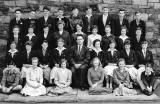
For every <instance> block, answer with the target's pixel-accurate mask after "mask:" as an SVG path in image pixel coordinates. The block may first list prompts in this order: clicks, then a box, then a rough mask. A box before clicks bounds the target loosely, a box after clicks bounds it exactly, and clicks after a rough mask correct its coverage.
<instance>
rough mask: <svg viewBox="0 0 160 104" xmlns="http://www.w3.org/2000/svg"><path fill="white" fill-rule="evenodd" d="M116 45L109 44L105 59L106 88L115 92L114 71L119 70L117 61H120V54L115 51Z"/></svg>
mask: <svg viewBox="0 0 160 104" xmlns="http://www.w3.org/2000/svg"><path fill="white" fill-rule="evenodd" d="M115 45H116V43H115V42H114V41H111V42H110V44H109V47H110V48H109V49H108V51H107V52H106V55H105V57H104V60H106V61H105V63H106V64H107V66H105V67H104V71H105V78H106V88H107V89H110V90H111V91H112V90H113V87H112V82H113V70H114V69H116V68H117V64H116V63H117V61H118V59H119V52H118V51H117V50H116V49H115Z"/></svg>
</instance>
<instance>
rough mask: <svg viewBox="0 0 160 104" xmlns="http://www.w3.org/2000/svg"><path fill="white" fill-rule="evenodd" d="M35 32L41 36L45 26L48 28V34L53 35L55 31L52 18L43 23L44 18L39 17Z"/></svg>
mask: <svg viewBox="0 0 160 104" xmlns="http://www.w3.org/2000/svg"><path fill="white" fill-rule="evenodd" d="M37 22H38V23H37V26H36V27H37V32H38V34H42V33H43V28H44V26H45V25H48V26H49V33H53V32H54V31H55V30H54V25H55V24H54V19H53V18H52V17H50V16H49V17H48V20H47V21H46V22H45V20H44V17H41V18H39V19H38V21H37Z"/></svg>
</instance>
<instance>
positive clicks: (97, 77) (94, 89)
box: [87, 57, 109, 95]
mask: <svg viewBox="0 0 160 104" xmlns="http://www.w3.org/2000/svg"><path fill="white" fill-rule="evenodd" d="M87 76H88V84H89V86H90V88H89V94H91V95H101V94H107V93H109V92H108V91H107V90H106V89H105V88H103V81H104V72H103V68H102V67H101V62H100V60H99V58H98V57H95V58H94V59H93V60H92V67H91V68H89V70H88V75H87Z"/></svg>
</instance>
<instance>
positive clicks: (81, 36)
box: [76, 34, 85, 40]
mask: <svg viewBox="0 0 160 104" xmlns="http://www.w3.org/2000/svg"><path fill="white" fill-rule="evenodd" d="M79 36H80V37H82V38H83V39H85V38H84V36H83V35H82V34H77V37H76V40H77V38H78V37H79Z"/></svg>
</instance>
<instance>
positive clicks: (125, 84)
mask: <svg viewBox="0 0 160 104" xmlns="http://www.w3.org/2000/svg"><path fill="white" fill-rule="evenodd" d="M113 78H114V82H115V84H116V85H117V88H116V89H115V90H114V94H115V95H116V96H124V95H137V94H138V93H137V91H136V90H134V89H131V88H132V84H131V83H130V77H129V73H128V72H127V71H126V70H125V60H124V59H123V58H121V59H119V60H118V68H117V69H115V70H114V71H113Z"/></svg>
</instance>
